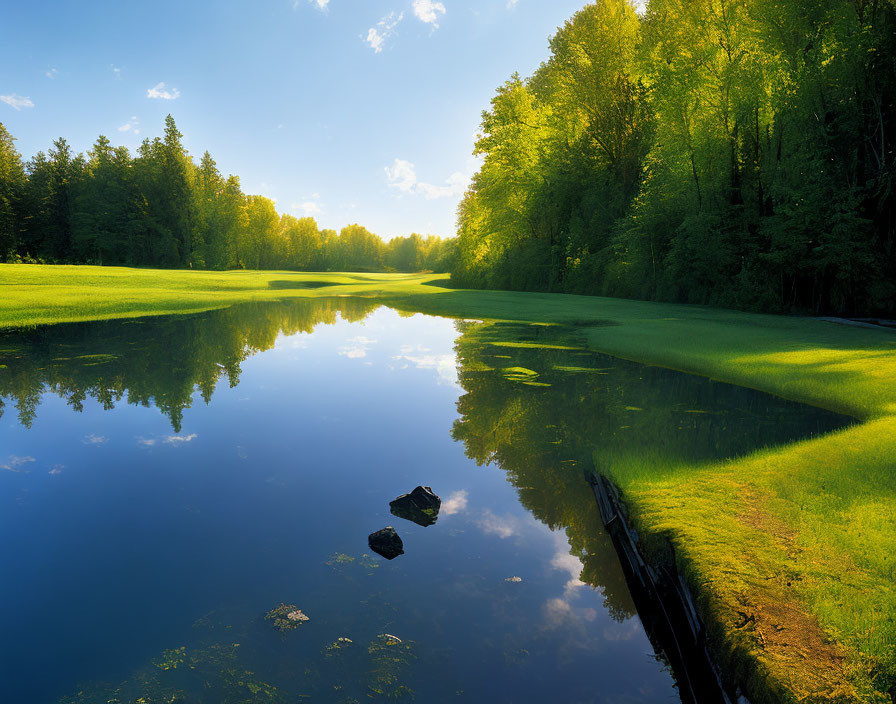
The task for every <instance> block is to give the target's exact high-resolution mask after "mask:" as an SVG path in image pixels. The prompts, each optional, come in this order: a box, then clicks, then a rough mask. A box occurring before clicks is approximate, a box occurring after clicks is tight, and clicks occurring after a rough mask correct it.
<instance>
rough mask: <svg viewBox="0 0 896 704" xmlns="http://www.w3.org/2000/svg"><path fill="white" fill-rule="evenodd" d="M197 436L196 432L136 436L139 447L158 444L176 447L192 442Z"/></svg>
mask: <svg viewBox="0 0 896 704" xmlns="http://www.w3.org/2000/svg"><path fill="white" fill-rule="evenodd" d="M198 437H199V436H198V435H197V434H196V433H190V434H189V435H166V436H164V437H154V438H144V437H138V438H137V444H138V445H139V446H140V447H155V446H156V445H159V444H164V445H168V446H170V447H178V446H180V445H186V444H187V443H190V442H193V441H194V440H195V439H196V438H198Z"/></svg>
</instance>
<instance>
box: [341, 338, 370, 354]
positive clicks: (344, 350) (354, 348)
mask: <svg viewBox="0 0 896 704" xmlns="http://www.w3.org/2000/svg"><path fill="white" fill-rule="evenodd" d="M346 342H348V343H349V344H348V345H345V346H343V347H340V348H339V355H340V356H341V357H348V358H349V359H363V358H364V357H366V356H367V351H368V350H369V349H370V346H371V345H375V344H376V343H377V341H376V340H371V339H370V338H369V337H353V338H352V339H350V340H346Z"/></svg>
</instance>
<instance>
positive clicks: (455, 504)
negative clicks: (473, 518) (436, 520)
mask: <svg viewBox="0 0 896 704" xmlns="http://www.w3.org/2000/svg"><path fill="white" fill-rule="evenodd" d="M468 498H469V494H468V493H467V492H466V491H455V492H454V493H453V494H450V495H449V496H448V498H447V499H445V500H444V501H443V502H442V508H441V509H440V511H439V513H442V514H444V515H446V516H453V515H454V514H456V513H460V512H461V511H466V510H467V499H468Z"/></svg>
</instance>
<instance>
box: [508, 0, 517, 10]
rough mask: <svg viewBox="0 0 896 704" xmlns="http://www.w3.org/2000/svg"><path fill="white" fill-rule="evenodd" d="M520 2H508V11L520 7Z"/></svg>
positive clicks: (511, 0)
mask: <svg viewBox="0 0 896 704" xmlns="http://www.w3.org/2000/svg"><path fill="white" fill-rule="evenodd" d="M519 2H520V0H507V9H508V10H512V9H513V8H515V7H516V6H517V5H519Z"/></svg>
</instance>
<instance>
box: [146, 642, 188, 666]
mask: <svg viewBox="0 0 896 704" xmlns="http://www.w3.org/2000/svg"><path fill="white" fill-rule="evenodd" d="M186 652H187V648H186V646H183V645H182V646H181V647H180V648H173V649H171V650H165V651H164V652H163V653H162V656H161V657H160V658H159V659H158V660H155V661H153V665H155V666H156V667H157V668H159V669H160V670H176V669H177V668H178V667H180V666H181V665H183V664H184V660H185V659H186Z"/></svg>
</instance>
